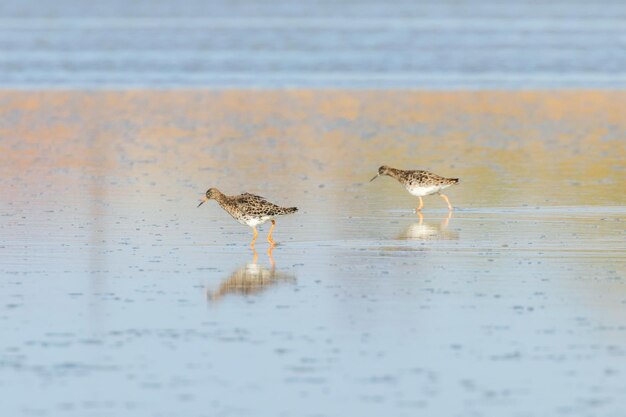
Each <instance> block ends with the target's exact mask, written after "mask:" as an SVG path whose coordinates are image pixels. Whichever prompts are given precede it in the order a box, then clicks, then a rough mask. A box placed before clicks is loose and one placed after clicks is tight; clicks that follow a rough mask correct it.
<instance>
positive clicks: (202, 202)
mask: <svg viewBox="0 0 626 417" xmlns="http://www.w3.org/2000/svg"><path fill="white" fill-rule="evenodd" d="M208 200H209V199H208V198H206V197H204V198H203V199H202V201H201V202H200V204H198V207H200V206H201V205H203V204H204V203H206V202H207V201H208ZM196 208H197V207H196Z"/></svg>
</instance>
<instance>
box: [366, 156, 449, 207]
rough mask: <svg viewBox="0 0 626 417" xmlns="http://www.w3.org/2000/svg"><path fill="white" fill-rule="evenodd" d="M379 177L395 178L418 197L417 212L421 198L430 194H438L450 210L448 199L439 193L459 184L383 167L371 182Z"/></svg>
mask: <svg viewBox="0 0 626 417" xmlns="http://www.w3.org/2000/svg"><path fill="white" fill-rule="evenodd" d="M381 175H387V176H389V177H392V178H395V179H396V180H398V182H400V184H402V185H404V187H405V188H406V189H407V191H408V192H409V193H411V194H413V195H414V196H416V197H419V199H420V205H419V207H418V208H417V210H418V211H419V210H421V209H422V207H423V206H424V202H423V201H422V197H423V196H427V195H431V194H439V195H440V196H441V197H442V198H443V199H444V200H445V201H446V203H447V204H448V209H450V210H452V205H451V204H450V201H449V200H448V197H446V196H445V195H444V194H442V193H441V191H442V190H443V189H445V188H448V187H450V186H451V185H454V184H457V183H458V182H459V179H458V178H445V177H442V176H440V175H437V174H434V173H432V172H428V171H422V170H403V169H396V168H391V167H388V166H386V165H383V166H381V167H380V168H378V174H376V176H375V177H374V178H372V179H371V181H374V180H375V179H376V178H378V177H379V176H381Z"/></svg>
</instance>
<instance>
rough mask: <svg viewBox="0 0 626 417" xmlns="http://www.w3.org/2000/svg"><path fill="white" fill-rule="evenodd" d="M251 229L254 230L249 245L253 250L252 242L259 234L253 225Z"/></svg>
mask: <svg viewBox="0 0 626 417" xmlns="http://www.w3.org/2000/svg"><path fill="white" fill-rule="evenodd" d="M252 230H254V237H253V238H252V242H250V247H251V248H252V250H254V242H256V238H257V236H258V235H259V232H257V230H256V227H253V228H252Z"/></svg>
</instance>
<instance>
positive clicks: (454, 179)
mask: <svg viewBox="0 0 626 417" xmlns="http://www.w3.org/2000/svg"><path fill="white" fill-rule="evenodd" d="M458 183H459V179H458V178H448V184H450V185H454V184H458Z"/></svg>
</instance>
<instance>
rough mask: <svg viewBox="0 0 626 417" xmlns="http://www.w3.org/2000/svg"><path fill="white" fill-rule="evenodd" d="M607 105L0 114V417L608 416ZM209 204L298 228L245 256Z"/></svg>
mask: <svg viewBox="0 0 626 417" xmlns="http://www.w3.org/2000/svg"><path fill="white" fill-rule="evenodd" d="M625 103H626V94H624V93H609V92H593V91H587V92H542V93H532V92H528V93H508V92H475V93H454V92H449V93H437V92H432V93H429V92H424V93H417V92H415V93H411V92H406V93H401V92H358V91H353V92H338V91H317V92H313V91H305V90H301V91H285V92H272V91H258V92H246V91H221V92H211V91H205V92H191V91H171V92H149V91H126V92H9V91H5V92H2V93H0V111H1V114H0V120H1V121H0V151H1V152H0V177H1V179H0V216H1V217H0V236H1V240H0V273H1V275H0V333H1V334H2V345H1V346H0V391H1V392H2V394H3V395H2V396H3V401H2V402H0V411H1V414H2V415H25V416H30V415H33V416H56V415H63V416H72V415H76V416H85V415H88V416H108V415H124V414H132V415H141V416H144V415H145V416H153V415H158V416H175V415H187V416H215V415H223V416H252V415H254V416H277V415H284V416H291V415H293V416H302V415H306V416H331V415H332V416H334V415H347V414H350V415H368V416H369V415H371V416H379V415H389V414H393V415H411V416H412V415H416V414H420V415H458V416H466V415H475V416H501V415H520V416H526V415H568V416H571V415H574V416H577V415H580V416H583V415H601V416H618V415H620V413H621V411H622V410H623V409H624V406H625V403H624V398H626V384H624V381H625V378H626V376H625V372H626V367H625V365H624V363H625V362H624V359H625V356H626V322H625V320H624V317H625V316H624V311H625V309H626V289H625V272H626V261H625V255H626V247H625V246H626V245H625V244H624V241H625V237H626V234H625V229H624V217H625V215H626V197H625V196H624V193H623V185H624V184H623V178H624V163H623V161H624V159H625V157H626V151H625V148H624V146H623V143H624V142H623V141H624V134H625V132H626V118H625V116H624V114H623V111H622V110H621V109H623V108H624V104H625ZM381 164H389V165H393V166H398V167H401V168H402V167H405V168H409V167H421V168H426V169H430V170H433V171H435V172H437V173H440V174H442V175H445V176H453V177H457V176H458V177H460V178H461V184H460V185H459V186H456V187H453V188H451V189H450V192H449V193H448V195H449V197H450V200H451V202H452V204H453V205H454V206H455V208H456V209H455V211H454V212H453V213H452V214H449V213H448V211H447V210H446V209H445V204H444V202H443V201H442V200H441V199H440V198H438V197H436V196H435V197H428V198H425V204H426V207H425V209H424V215H423V218H420V217H419V216H417V215H416V214H415V212H413V211H412V208H414V207H415V206H416V205H417V202H416V201H415V198H413V197H411V196H410V195H408V194H407V193H406V192H405V191H404V190H403V189H402V188H401V187H400V186H399V185H398V184H396V183H395V182H394V181H393V180H391V179H389V178H381V179H378V180H376V181H375V182H372V183H369V182H368V181H369V179H370V178H371V177H372V176H373V175H374V174H375V172H376V168H377V167H378V166H379V165H381ZM213 186H216V187H219V188H220V189H221V190H222V191H224V192H225V193H230V194H234V193H239V192H243V191H249V192H254V193H257V194H260V195H263V196H265V197H267V198H269V199H271V200H272V201H275V202H277V203H281V204H284V205H289V206H291V205H297V206H298V207H299V208H300V212H299V213H297V214H295V215H292V216H287V217H284V218H279V219H278V224H277V228H276V230H275V235H274V238H275V239H276V240H277V241H278V242H279V245H278V246H277V247H276V248H275V249H274V250H273V251H271V252H268V247H267V244H266V243H265V242H264V241H263V237H264V233H263V232H267V230H268V227H265V228H263V229H262V230H261V235H260V237H259V241H258V243H257V245H256V250H255V251H253V250H251V249H250V248H249V247H248V245H247V244H248V242H249V240H250V238H251V232H250V230H249V229H248V228H245V227H243V226H241V225H239V224H237V223H235V222H234V221H233V220H232V219H231V218H230V217H229V216H228V215H227V214H225V213H224V212H222V211H221V210H220V209H219V208H218V207H217V205H216V204H215V203H214V202H209V203H208V204H205V205H203V206H202V207H200V208H196V205H197V202H198V199H199V198H200V197H201V196H202V194H203V192H204V191H206V189H207V188H209V187H213Z"/></svg>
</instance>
